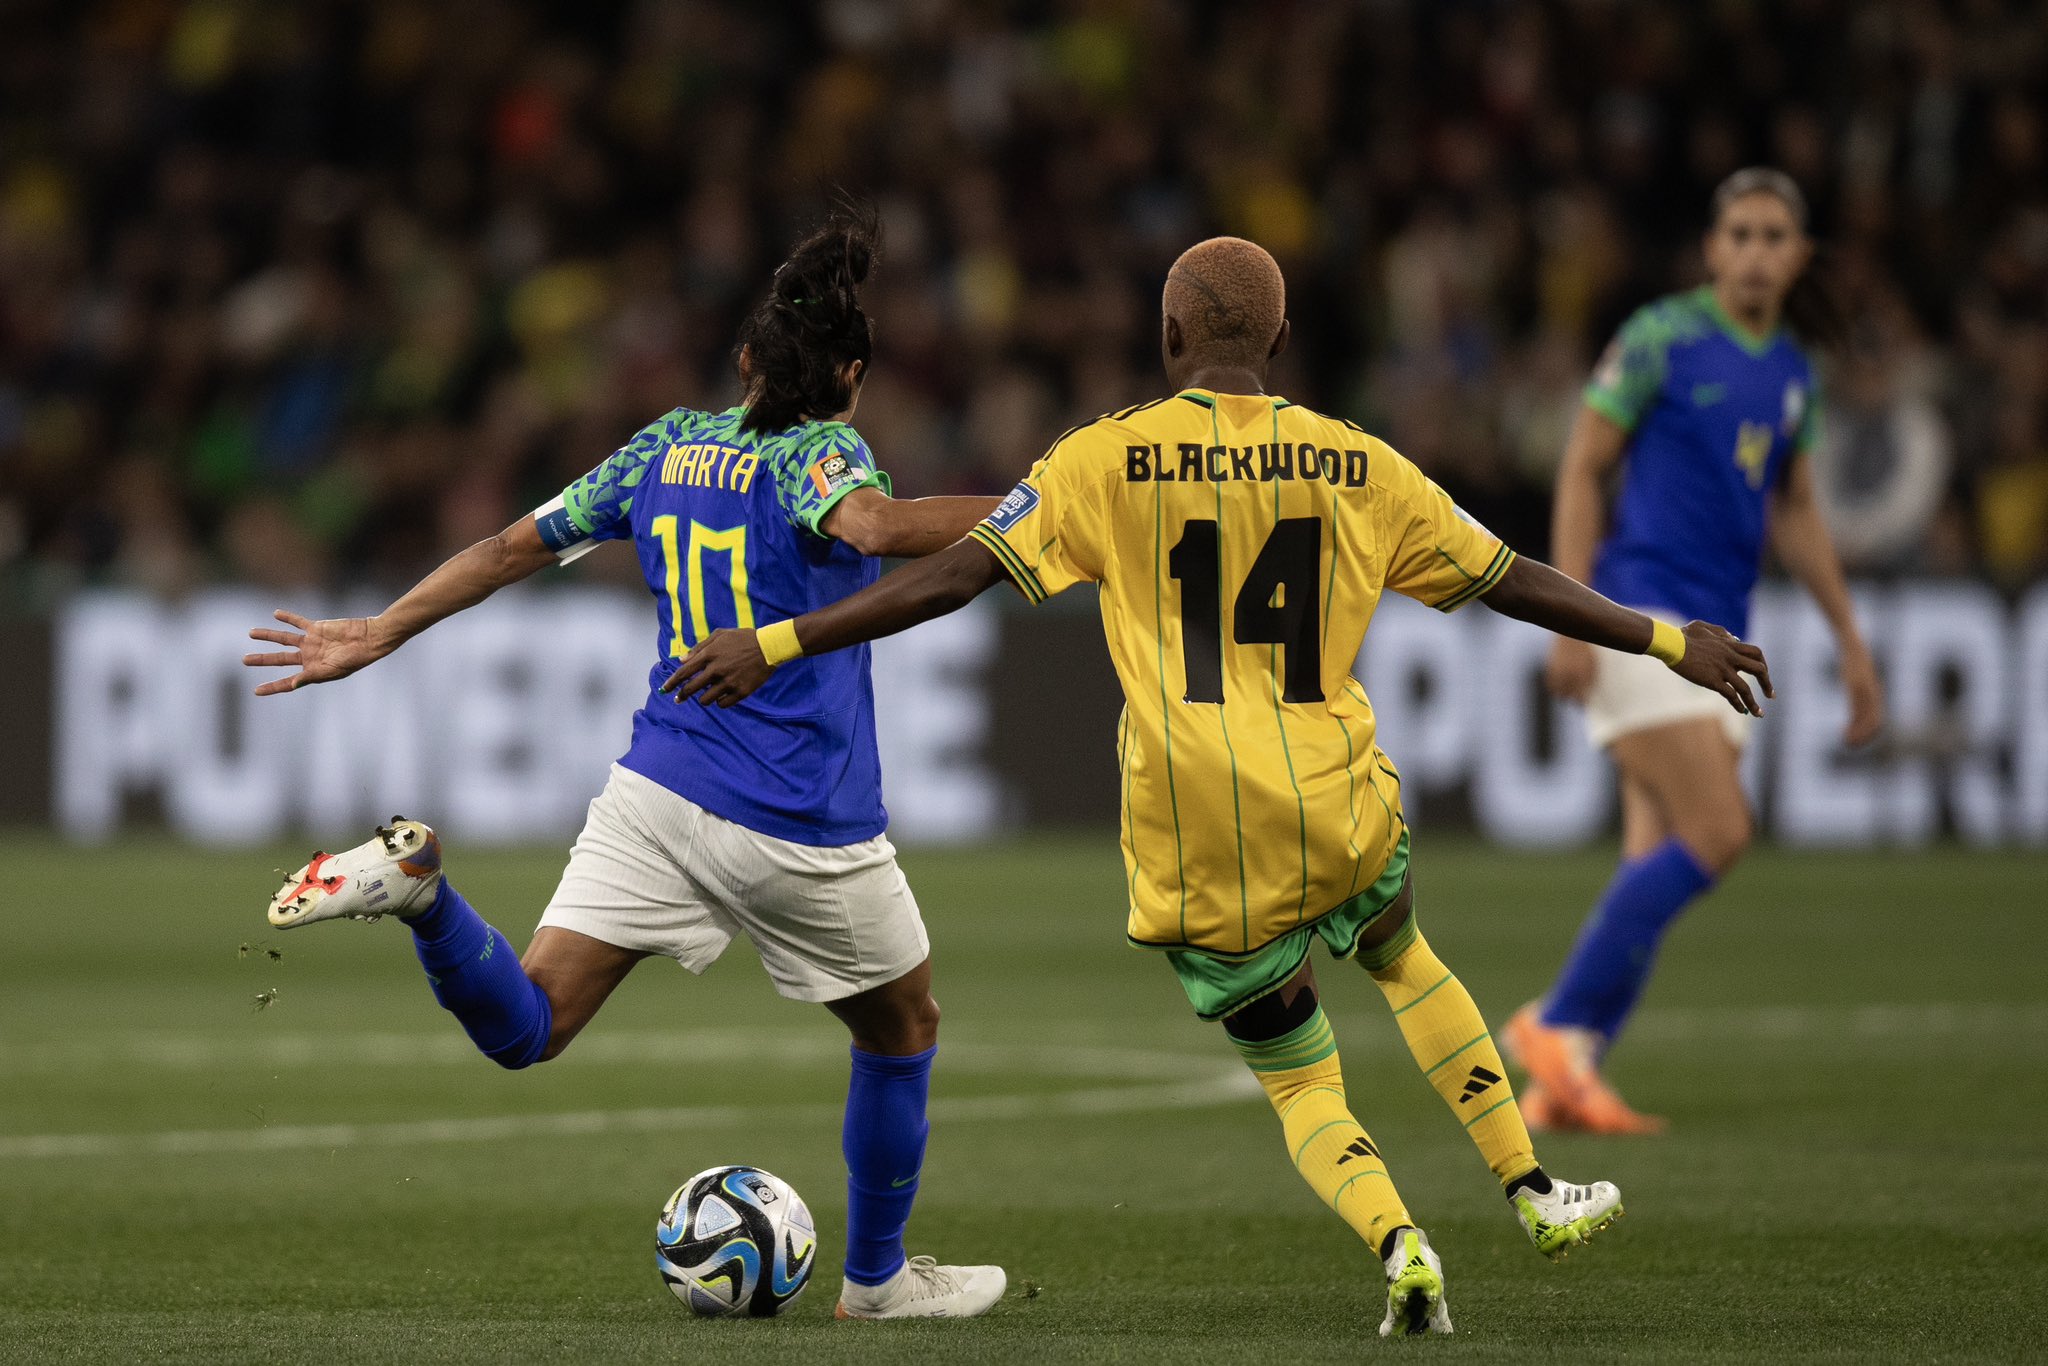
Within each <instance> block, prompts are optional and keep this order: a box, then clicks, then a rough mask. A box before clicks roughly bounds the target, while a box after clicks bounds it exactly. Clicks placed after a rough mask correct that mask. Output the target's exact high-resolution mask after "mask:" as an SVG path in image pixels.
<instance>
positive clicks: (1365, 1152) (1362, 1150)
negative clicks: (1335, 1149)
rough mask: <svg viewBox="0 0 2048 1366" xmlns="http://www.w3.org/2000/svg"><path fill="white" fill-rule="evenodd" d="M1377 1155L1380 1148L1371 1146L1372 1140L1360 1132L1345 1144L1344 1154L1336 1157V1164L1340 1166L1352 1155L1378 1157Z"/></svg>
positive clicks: (1352, 1156)
mask: <svg viewBox="0 0 2048 1366" xmlns="http://www.w3.org/2000/svg"><path fill="white" fill-rule="evenodd" d="M1379 1155H1380V1150H1379V1149H1378V1148H1375V1147H1373V1146H1372V1140H1371V1139H1369V1138H1367V1137H1366V1136H1365V1135H1364V1134H1360V1135H1359V1136H1358V1137H1357V1138H1354V1139H1352V1140H1351V1142H1350V1143H1349V1144H1347V1145H1345V1148H1344V1156H1342V1157H1340V1158H1338V1159H1337V1165H1338V1166H1340V1167H1341V1166H1343V1165H1344V1164H1345V1163H1346V1162H1349V1161H1350V1160H1351V1159H1352V1158H1354V1157H1378V1156H1379Z"/></svg>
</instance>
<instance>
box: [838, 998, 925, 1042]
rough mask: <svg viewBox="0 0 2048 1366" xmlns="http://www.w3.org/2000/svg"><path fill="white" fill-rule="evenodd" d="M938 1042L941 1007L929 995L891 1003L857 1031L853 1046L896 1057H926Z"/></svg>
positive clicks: (855, 1030)
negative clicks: (916, 1055) (927, 1052)
mask: <svg viewBox="0 0 2048 1366" xmlns="http://www.w3.org/2000/svg"><path fill="white" fill-rule="evenodd" d="M938 1041H939V1003H938V1001H937V1000H935V999H934V998H933V996H932V994H931V993H930V992H928V991H921V992H915V993H910V992H906V993H904V994H903V995H902V996H900V997H897V998H895V999H892V1000H890V1001H889V1002H888V1003H887V1008H886V1009H883V1010H880V1011H876V1012H875V1013H874V1014H873V1015H872V1016H871V1017H870V1018H869V1019H867V1020H864V1021H862V1022H861V1023H860V1024H859V1025H858V1026H857V1027H856V1028H855V1029H854V1031H853V1042H854V1044H855V1045H856V1046H857V1047H859V1048H860V1049H861V1050H862V1051H864V1052H868V1053H882V1054H886V1055H890V1056H894V1057H907V1056H909V1055H910V1054H912V1053H922V1052H924V1051H925V1050H926V1049H927V1048H930V1047H931V1046H932V1045H934V1044H936V1043H937V1042H938Z"/></svg>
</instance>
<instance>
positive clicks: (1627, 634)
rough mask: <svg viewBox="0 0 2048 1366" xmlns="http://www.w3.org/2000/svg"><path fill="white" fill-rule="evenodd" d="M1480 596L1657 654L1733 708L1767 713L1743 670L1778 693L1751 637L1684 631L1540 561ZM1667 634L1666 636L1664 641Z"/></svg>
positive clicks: (1538, 622) (1507, 612)
mask: <svg viewBox="0 0 2048 1366" xmlns="http://www.w3.org/2000/svg"><path fill="white" fill-rule="evenodd" d="M1481 601H1483V602H1485V604H1486V605H1487V606H1488V607H1491V608H1492V609H1493V610H1494V611H1496V612H1499V613H1500V614H1501V615H1503V616H1509V617H1514V618H1515V619H1516V620H1518V621H1526V622H1529V623H1530V624H1531V625H1534V626H1541V627H1542V628H1543V629H1544V630H1546V631H1555V632H1557V633H1558V634H1559V635H1561V636H1570V637H1572V638H1573V639H1574V640H1583V641H1585V642H1586V643H1587V644H1589V645H1604V646H1606V647H1607V648H1608V649H1610V650H1622V651H1626V652H1627V653H1629V654H1637V655H1641V654H1655V655H1656V656H1657V657H1658V658H1659V659H1662V660H1663V661H1664V662H1665V663H1666V664H1669V665H1670V666H1671V669H1672V671H1673V672H1674V673H1676V674H1678V676H1679V677H1681V678H1683V679H1685V680H1687V681H1688V682H1691V683H1697V684H1699V685H1700V686H1701V687H1702V688H1708V689H1711V690H1713V691H1714V692H1717V693H1719V694H1721V696H1723V697H1725V698H1727V699H1728V705H1729V706H1731V707H1733V708H1735V710H1737V711H1740V712H1747V713H1749V714H1750V715H1752V716H1762V715H1763V714H1764V709H1763V706H1762V704H1761V703H1759V702H1758V701H1757V699H1756V695H1755V694H1754V693H1752V692H1751V691H1750V687H1749V684H1748V683H1747V682H1745V681H1744V680H1743V677H1742V675H1744V674H1749V675H1751V676H1752V677H1754V678H1755V679H1756V681H1757V682H1758V683H1759V684H1760V685H1762V687H1763V694H1764V696H1765V697H1773V696H1775V695H1776V694H1775V693H1773V692H1772V691H1771V671H1770V667H1769V665H1767V664H1766V663H1765V662H1764V652H1763V651H1762V650H1759V649H1758V648H1757V647H1756V646H1754V645H1751V644H1750V643H1749V642H1748V641H1745V640H1738V639H1736V638H1735V637H1734V636H1732V635H1730V634H1729V633H1728V632H1727V631H1725V630H1723V629H1721V628H1720V627H1719V626H1716V625H1714V624H1713V623H1712V622H1707V621H1695V622H1690V623H1688V624H1687V626H1686V628H1685V630H1684V631H1683V632H1680V631H1678V630H1677V629H1676V628H1674V627H1671V626H1665V625H1662V623H1659V622H1657V621H1656V620H1654V619H1653V618H1650V617H1646V616H1644V615H1643V614H1642V613H1641V612H1637V611H1634V610H1632V609H1630V608H1627V607H1623V606H1621V605H1620V604H1619V603H1616V602H1613V601H1610V600H1609V599H1607V598H1605V597H1603V596H1601V595H1600V594H1598V593H1596V592H1594V591H1593V590H1592V589H1590V588H1588V587H1586V585H1584V584H1582V583H1580V582H1579V581H1578V580H1576V579H1573V578H1570V577H1568V576H1566V575H1564V574H1560V573H1558V572H1557V571H1556V570H1555V569H1552V568H1551V567H1550V566H1549V565H1547V564H1544V563H1543V562H1542V561H1540V560H1531V559H1526V558H1523V557H1521V556H1517V557H1516V558H1515V561H1514V563H1512V564H1510V565H1509V566H1508V570H1507V573H1505V574H1503V575H1502V576H1501V580H1500V582H1499V583H1497V584H1495V585H1494V586H1493V587H1492V588H1491V589H1489V590H1487V592H1486V594H1485V596H1484V597H1483V598H1482V599H1481ZM1660 627H1661V630H1660ZM1665 633H1669V635H1668V637H1666V638H1663V639H1660V637H1665Z"/></svg>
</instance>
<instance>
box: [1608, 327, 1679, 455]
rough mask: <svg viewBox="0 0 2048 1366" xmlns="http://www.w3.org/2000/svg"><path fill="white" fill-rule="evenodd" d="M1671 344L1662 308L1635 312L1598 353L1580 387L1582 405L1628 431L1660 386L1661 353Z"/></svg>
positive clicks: (1672, 332)
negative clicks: (1590, 374) (1590, 375)
mask: <svg viewBox="0 0 2048 1366" xmlns="http://www.w3.org/2000/svg"><path fill="white" fill-rule="evenodd" d="M1677 339H1678V329H1677V328H1675V327H1673V326H1672V325H1671V321H1670V320H1669V319H1668V318H1667V317H1666V316H1665V310H1664V309H1662V308H1661V307H1659V306H1657V305H1654V304H1653V305H1651V306H1650V307H1649V308H1644V309H1639V310H1638V311H1637V312H1636V313H1635V314H1634V315H1633V316H1632V317H1630V318H1629V320H1628V321H1627V322H1625V323H1623V324H1622V325H1621V331H1620V332H1618V333H1616V334H1615V337H1614V340H1613V341H1611V342H1609V343H1608V345H1607V350H1606V351H1605V352H1604V353H1602V355H1601V357H1600V364H1599V366H1598V367H1596V368H1595V369H1594V371H1593V378H1592V380H1591V381H1590V382H1589V383H1588V384H1587V385H1586V393H1585V401H1586V406H1587V407H1588V408H1591V409H1592V410H1593V411H1594V412H1596V413H1599V414H1600V415H1601V416H1602V417H1605V418H1607V419H1608V420H1609V421H1611V422H1613V423H1614V425H1615V426H1617V427H1619V428H1621V429H1622V430H1623V431H1625V432H1632V431H1634V430H1635V429H1636V424H1637V423H1638V422H1640V421H1642V419H1643V414H1644V413H1646V412H1648V411H1649V410H1650V405H1651V404H1652V403H1654V402H1656V400H1657V391H1658V390H1659V389H1661V388H1663V387H1664V377H1665V374H1666V373H1667V369H1668V366H1667V353H1668V352H1669V351H1670V348H1671V344H1672V342H1674V341H1676V340H1677Z"/></svg>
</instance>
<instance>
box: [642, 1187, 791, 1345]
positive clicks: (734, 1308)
mask: <svg viewBox="0 0 2048 1366" xmlns="http://www.w3.org/2000/svg"><path fill="white" fill-rule="evenodd" d="M817 1251H818V1228H817V1225H816V1224H815V1223H813V1222H812V1220H811V1211H810V1209H809V1207H808V1206H806V1205H805V1204H804V1202H803V1197H802V1196H800V1195H798V1194H797V1193H796V1192H795V1191H794V1190H792V1189H791V1188H790V1185H789V1183H788V1182H787V1181H784V1180H782V1179H781V1178H780V1177H777V1176H772V1175H770V1174H769V1173H767V1172H764V1171H762V1170H761V1169H760V1168H759V1167H713V1168H711V1169H710V1170H708V1171H701V1172H698V1173H697V1174H696V1175H695V1176H693V1177H691V1178H690V1179H689V1180H688V1181H685V1182H684V1183H683V1184H682V1185H681V1186H679V1187H677V1188H676V1193H675V1194H674V1195H671V1196H670V1197H669V1198H668V1203H667V1204H666V1205H664V1206H662V1209H661V1222H660V1223H658V1224H656V1225H655V1227H654V1252H655V1264H656V1265H657V1266H658V1267H659V1268H660V1269H661V1279H662V1280H663V1281H665V1282H667V1283H668V1288H669V1289H670V1290H672V1291H674V1292H675V1296H676V1298H677V1299H679V1300H681V1301H682V1302H683V1303H684V1304H686V1305H688V1306H689V1307H690V1312H691V1313H693V1314H701V1315H703V1316H704V1317H706V1318H725V1317H728V1316H737V1317H753V1318H769V1317H771V1316H773V1315H776V1314H780V1313H781V1312H782V1311H783V1310H785V1309H787V1308H789V1306H790V1304H791V1302H793V1301H794V1300H795V1299H796V1297H797V1296H798V1295H801V1294H802V1293H803V1290H804V1287H805V1286H806V1285H809V1284H810V1281H811V1267H812V1264H813V1263H814V1262H816V1260H817Z"/></svg>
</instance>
